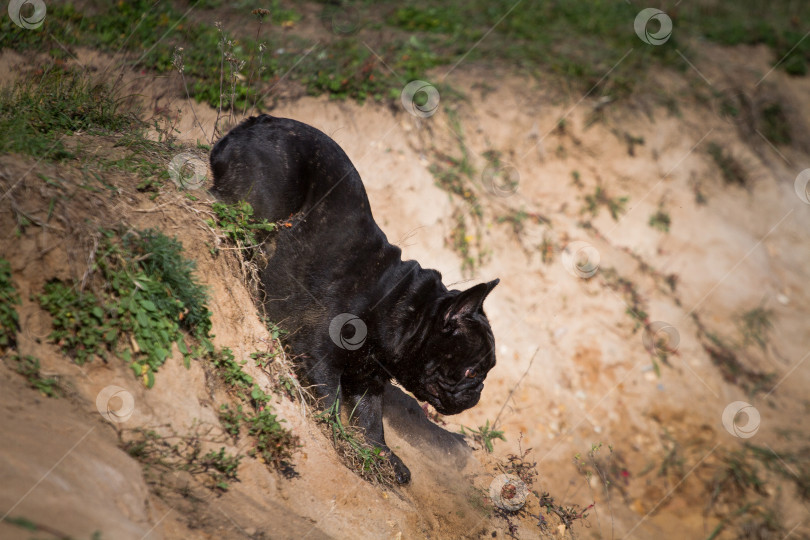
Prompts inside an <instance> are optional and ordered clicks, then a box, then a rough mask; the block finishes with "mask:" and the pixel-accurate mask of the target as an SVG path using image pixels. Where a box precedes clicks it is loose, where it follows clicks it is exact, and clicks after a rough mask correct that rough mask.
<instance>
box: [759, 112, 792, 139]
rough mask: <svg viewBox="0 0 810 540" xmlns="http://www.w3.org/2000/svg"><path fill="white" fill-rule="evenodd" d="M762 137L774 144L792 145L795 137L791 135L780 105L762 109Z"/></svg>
mask: <svg viewBox="0 0 810 540" xmlns="http://www.w3.org/2000/svg"><path fill="white" fill-rule="evenodd" d="M761 117H762V135H763V137H765V138H766V139H768V141H770V142H771V143H772V144H790V143H791V141H792V140H793V137H792V136H791V134H790V124H789V123H788V120H787V116H786V115H785V111H784V110H783V109H782V106H781V105H780V104H779V103H772V104H770V105H767V106H766V107H764V108H763V109H762V113H761Z"/></svg>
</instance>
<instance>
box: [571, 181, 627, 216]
mask: <svg viewBox="0 0 810 540" xmlns="http://www.w3.org/2000/svg"><path fill="white" fill-rule="evenodd" d="M628 200H630V199H629V198H628V197H610V196H608V194H607V192H606V191H605V190H604V189H602V186H596V189H595V190H594V192H593V194H592V195H585V204H586V207H585V208H583V209H582V213H585V212H586V211H587V212H589V213H590V214H591V215H592V216H593V217H596V216H598V215H599V207H600V206H604V207H606V208H607V209H608V211H610V216H611V217H612V218H613V219H614V221H615V220H618V219H619V215H620V214H623V213H624V207H625V206H626V205H627V201H628Z"/></svg>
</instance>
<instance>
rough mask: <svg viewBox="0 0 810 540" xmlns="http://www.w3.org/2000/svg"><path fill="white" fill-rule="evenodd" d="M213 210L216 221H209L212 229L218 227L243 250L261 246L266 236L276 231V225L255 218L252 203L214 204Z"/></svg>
mask: <svg viewBox="0 0 810 540" xmlns="http://www.w3.org/2000/svg"><path fill="white" fill-rule="evenodd" d="M211 209H212V210H213V211H214V215H215V216H216V220H213V219H209V220H208V224H209V225H210V226H211V227H218V228H219V229H220V230H221V231H222V232H223V233H225V236H227V237H228V238H229V239H230V240H231V241H232V242H233V243H234V244H236V245H237V246H239V247H242V248H252V247H256V246H257V245H259V244H260V243H261V242H262V240H263V238H264V236H265V234H264V233H270V232H272V231H274V230H276V225H275V223H270V222H268V221H267V220H266V219H262V220H257V219H254V217H253V207H251V206H250V203H248V202H245V201H239V202H238V203H236V204H226V203H220V202H217V203H214V204H213V206H212V207H211Z"/></svg>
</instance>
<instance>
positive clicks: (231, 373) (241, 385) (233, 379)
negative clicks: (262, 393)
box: [209, 347, 253, 390]
mask: <svg viewBox="0 0 810 540" xmlns="http://www.w3.org/2000/svg"><path fill="white" fill-rule="evenodd" d="M209 359H210V360H211V363H212V364H213V366H214V367H215V368H216V369H217V373H218V374H219V375H220V377H222V379H223V380H224V381H225V383H226V384H227V385H228V386H231V387H233V388H235V389H237V390H240V389H241V390H247V389H248V388H251V387H252V386H253V377H251V376H250V375H248V374H247V373H245V372H244V371H243V370H242V366H244V365H245V364H246V363H247V361H243V362H241V363H239V362H237V361H236V359H235V358H234V356H233V351H231V349H229V348H227V347H225V348H224V349H222V350H220V351H214V352H212V353H211V354H210V355H209Z"/></svg>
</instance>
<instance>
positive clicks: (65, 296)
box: [37, 229, 212, 387]
mask: <svg viewBox="0 0 810 540" xmlns="http://www.w3.org/2000/svg"><path fill="white" fill-rule="evenodd" d="M182 250H183V248H182V245H181V244H180V242H178V241H177V240H176V239H173V238H169V237H167V236H165V235H163V234H162V233H160V232H158V231H155V230H151V229H149V230H145V231H134V232H129V233H124V234H120V233H116V232H114V231H108V230H102V231H101V238H100V242H99V251H98V253H97V256H96V259H95V264H94V270H95V271H97V283H96V284H95V287H94V288H95V289H96V292H95V293H94V292H90V291H84V292H80V291H79V284H78V283H77V282H74V283H72V284H67V283H64V282H62V281H59V280H52V281H49V282H48V283H46V284H45V287H44V291H43V293H42V294H40V295H39V296H37V300H38V301H39V303H40V305H41V306H42V307H43V309H45V310H46V311H48V313H50V315H51V317H52V324H53V328H54V330H53V331H52V332H51V334H50V335H49V339H50V340H51V341H53V342H54V343H56V344H58V345H59V346H60V348H61V349H62V351H63V352H64V353H65V354H67V355H69V356H71V357H73V358H74V359H75V361H76V362H77V363H79V364H82V363H84V362H87V361H88V360H90V359H92V358H93V357H94V356H99V357H101V358H106V357H107V356H108V354H109V353H112V354H114V355H116V356H120V357H121V358H123V359H124V360H127V361H128V362H130V366H131V367H132V369H133V371H134V372H135V374H136V375H137V376H142V377H143V378H144V383H145V384H146V386H147V387H151V386H152V385H153V384H154V374H155V372H156V371H157V369H158V368H159V367H160V366H161V365H162V364H163V363H164V362H165V361H166V359H167V358H168V356H169V355H170V354H171V349H172V345H173V344H176V345H177V347H178V349H179V350H180V352H181V353H182V355H183V359H184V363H185V364H186V365H187V366H188V363H189V362H190V359H191V357H192V352H191V351H190V350H189V348H188V345H187V343H186V338H185V334H184V332H183V331H184V330H185V331H188V332H190V333H191V334H192V336H193V337H194V338H196V339H197V341H198V342H199V343H200V345H199V347H198V350H197V351H196V354H197V355H200V354H202V353H203V352H205V351H207V350H211V348H212V347H211V345H210V341H209V332H210V329H211V321H210V315H211V314H210V312H209V311H208V308H207V307H206V305H205V302H206V293H205V289H204V288H203V287H202V286H201V285H200V284H199V283H198V282H197V280H196V279H195V277H194V275H193V272H194V263H193V261H190V260H188V259H186V258H185V257H183V253H182ZM127 336H131V339H129V340H128V339H125V338H126V337H127Z"/></svg>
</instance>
